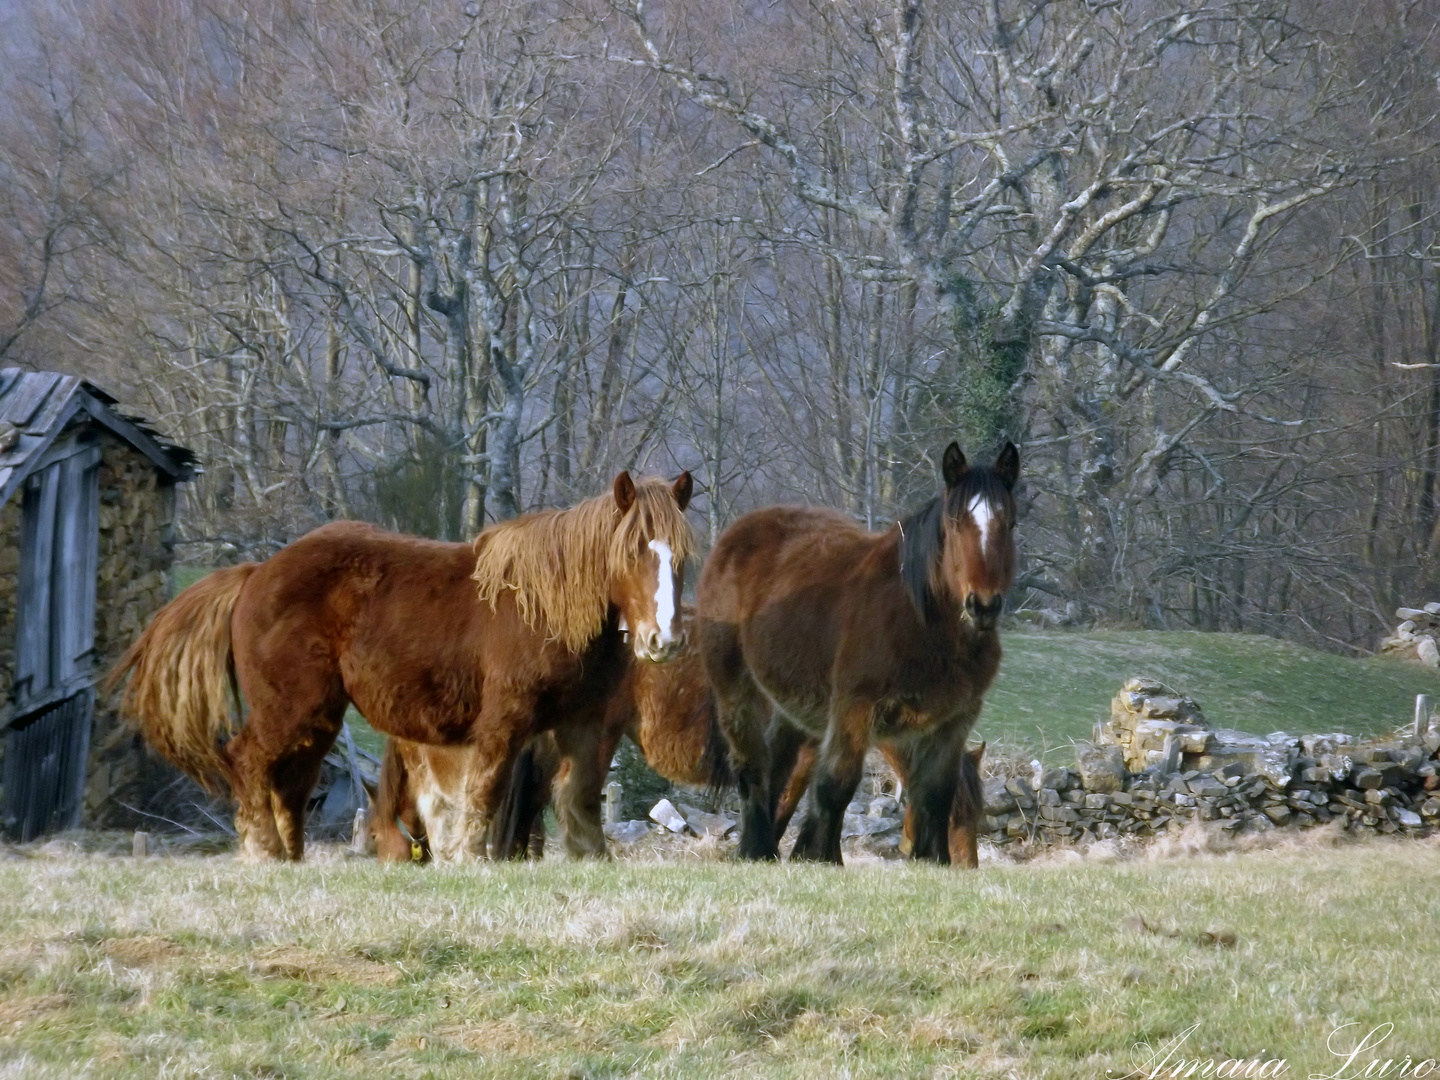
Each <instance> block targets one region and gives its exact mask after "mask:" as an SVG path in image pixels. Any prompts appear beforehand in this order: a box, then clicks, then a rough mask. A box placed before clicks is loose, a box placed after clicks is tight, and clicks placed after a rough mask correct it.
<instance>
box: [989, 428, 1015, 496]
mask: <svg viewBox="0 0 1440 1080" xmlns="http://www.w3.org/2000/svg"><path fill="white" fill-rule="evenodd" d="M994 472H995V475H996V476H998V477H999V478H1000V482H1001V483H1003V484H1004V485H1005V486H1006V487H1007V488H1011V489H1013V488H1014V487H1015V481H1017V480H1019V479H1020V451H1019V450H1016V449H1015V444H1014V443H1012V442H1010V441H1009V440H1008V439H1007V440H1006V441H1005V448H1004V449H1003V450H1001V451H1000V454H999V456H998V457H996V459H995V468H994Z"/></svg>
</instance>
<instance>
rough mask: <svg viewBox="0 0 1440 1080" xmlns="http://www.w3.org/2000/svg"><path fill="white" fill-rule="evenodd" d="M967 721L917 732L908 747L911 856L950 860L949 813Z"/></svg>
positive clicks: (957, 777)
mask: <svg viewBox="0 0 1440 1080" xmlns="http://www.w3.org/2000/svg"><path fill="white" fill-rule="evenodd" d="M969 727H970V725H969V724H968V723H967V724H965V725H963V726H961V727H959V728H958V729H957V728H956V727H954V726H950V725H946V726H945V727H941V728H938V729H936V730H935V731H932V732H929V733H927V734H925V735H922V736H920V737H919V738H918V739H916V740H915V742H914V744H913V745H912V746H911V747H910V748H909V752H908V754H907V758H908V760H909V764H910V776H909V790H910V794H909V800H910V801H909V810H908V811H907V815H906V816H907V817H911V818H912V820H913V822H914V828H913V832H912V835H913V838H914V844H913V847H912V849H911V852H910V854H911V857H912V858H915V859H931V860H934V861H935V862H938V863H949V862H950V816H951V812H952V811H953V809H954V807H955V793H956V786H957V785H958V784H959V782H960V756H961V754H962V753H963V752H964V747H965V737H966V735H968V734H969ZM912 815H913V817H912Z"/></svg>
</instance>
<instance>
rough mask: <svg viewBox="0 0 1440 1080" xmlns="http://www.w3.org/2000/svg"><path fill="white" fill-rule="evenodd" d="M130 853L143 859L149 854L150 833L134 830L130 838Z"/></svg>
mask: <svg viewBox="0 0 1440 1080" xmlns="http://www.w3.org/2000/svg"><path fill="white" fill-rule="evenodd" d="M130 854H131V855H133V856H134V857H135V858H137V859H143V858H145V857H146V856H147V855H149V854H150V834H149V833H148V832H140V831H139V830H138V829H137V830H136V832H135V835H134V836H133V837H132V838H131V840H130Z"/></svg>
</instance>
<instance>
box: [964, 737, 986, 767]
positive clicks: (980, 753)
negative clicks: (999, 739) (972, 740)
mask: <svg viewBox="0 0 1440 1080" xmlns="http://www.w3.org/2000/svg"><path fill="white" fill-rule="evenodd" d="M965 752H966V753H967V754H969V755H970V760H971V761H973V762H974V763H975V767H976V768H977V769H978V768H979V767H980V761H981V759H983V758H984V757H985V744H984V743H983V742H982V743H981V744H980V745H979V746H977V747H975V749H973V750H967V751H965Z"/></svg>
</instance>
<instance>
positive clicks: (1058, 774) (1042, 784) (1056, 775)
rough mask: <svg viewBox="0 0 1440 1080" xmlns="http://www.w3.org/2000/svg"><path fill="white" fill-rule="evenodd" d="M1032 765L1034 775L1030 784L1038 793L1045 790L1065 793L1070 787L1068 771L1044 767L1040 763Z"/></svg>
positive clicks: (1049, 766)
mask: <svg viewBox="0 0 1440 1080" xmlns="http://www.w3.org/2000/svg"><path fill="white" fill-rule="evenodd" d="M1032 764H1033V766H1034V774H1033V775H1032V776H1031V778H1030V784H1031V786H1032V787H1034V789H1035V790H1036V791H1041V790H1043V789H1045V788H1053V789H1055V790H1056V791H1063V790H1064V789H1065V788H1067V787H1069V786H1070V775H1069V771H1068V770H1066V769H1061V768H1057V767H1055V766H1053V765H1044V766H1042V765H1041V764H1040V763H1039V762H1038V761H1036V762H1033V763H1032Z"/></svg>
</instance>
